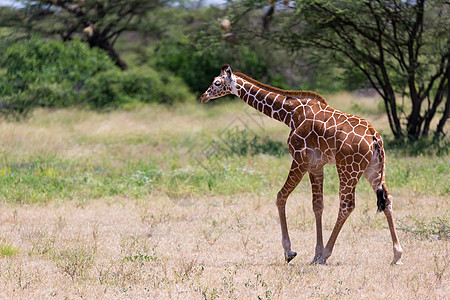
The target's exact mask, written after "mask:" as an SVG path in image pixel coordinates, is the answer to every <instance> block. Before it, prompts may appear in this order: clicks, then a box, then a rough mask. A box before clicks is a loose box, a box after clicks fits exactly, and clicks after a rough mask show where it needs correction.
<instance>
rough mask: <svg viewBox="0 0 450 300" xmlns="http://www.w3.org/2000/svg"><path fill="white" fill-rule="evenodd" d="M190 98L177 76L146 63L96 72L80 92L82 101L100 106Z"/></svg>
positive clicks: (172, 102) (171, 102)
mask: <svg viewBox="0 0 450 300" xmlns="http://www.w3.org/2000/svg"><path fill="white" fill-rule="evenodd" d="M193 99H194V97H193V95H192V94H191V93H190V92H189V89H188V87H187V86H186V84H185V83H184V82H183V81H182V80H181V79H180V78H178V77H175V76H173V75H171V74H170V73H167V72H156V71H155V70H154V69H152V68H148V67H141V68H135V69H131V70H127V71H120V70H118V69H111V70H107V71H104V72H100V73H98V74H97V75H95V76H94V77H92V78H90V79H89V80H88V81H87V82H86V86H85V94H84V101H85V102H86V103H88V104H89V105H90V106H91V107H93V108H100V109H102V108H115V107H125V106H126V105H128V104H130V103H133V102H136V101H139V102H144V103H164V104H174V103H176V102H182V101H186V100H187V101H192V100H193Z"/></svg>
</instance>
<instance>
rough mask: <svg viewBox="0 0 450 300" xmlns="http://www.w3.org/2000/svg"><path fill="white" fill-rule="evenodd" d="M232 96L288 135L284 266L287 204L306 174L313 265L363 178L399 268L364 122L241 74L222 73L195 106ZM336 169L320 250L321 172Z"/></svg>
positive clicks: (378, 146)
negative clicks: (331, 218) (332, 212)
mask: <svg viewBox="0 0 450 300" xmlns="http://www.w3.org/2000/svg"><path fill="white" fill-rule="evenodd" d="M227 94H233V95H236V96H238V97H239V98H241V99H242V100H243V101H244V102H245V103H247V104H248V105H250V106H252V107H254V108H255V109H257V110H258V111H260V112H262V113H263V114H265V115H267V116H269V117H271V118H274V119H276V120H278V121H280V122H283V123H285V124H286V125H287V126H289V128H290V129H291V133H290V134H289V138H288V141H287V143H288V146H289V152H290V153H291V155H292V157H293V161H292V165H291V169H290V172H289V175H288V178H287V180H286V183H285V184H284V186H283V187H282V188H281V190H280V191H279V192H278V195H277V201H276V205H277V207H278V213H279V216H280V224H281V236H282V240H281V243H282V245H283V248H284V256H285V260H286V262H290V261H291V260H292V259H293V258H294V257H295V256H296V255H297V253H296V252H294V251H292V250H291V241H290V239H289V233H288V228H287V223H286V212H285V207H286V200H287V198H288V196H289V195H290V194H291V193H292V191H293V190H294V189H295V187H296V186H297V185H298V184H299V182H300V181H301V180H302V178H303V176H304V175H305V174H306V172H308V173H309V179H310V181H311V186H312V195H313V199H312V206H313V211H314V214H315V218H316V234H317V243H316V248H315V256H314V259H313V261H312V263H318V264H326V261H327V259H328V258H329V257H330V256H331V253H332V251H333V247H334V244H335V242H336V239H337V237H338V234H339V232H340V230H341V228H342V226H343V225H344V222H345V220H346V219H347V218H348V216H349V215H350V214H351V212H352V211H353V209H354V208H355V188H356V184H357V183H358V180H359V178H360V177H361V176H362V175H364V176H365V177H366V179H367V180H368V181H369V183H370V184H371V185H372V188H373V190H374V192H375V193H376V195H377V198H378V201H377V205H378V211H383V212H384V214H385V215H386V219H387V222H388V225H389V230H390V232H391V237H392V243H393V250H394V259H393V261H392V263H393V264H402V262H401V260H400V259H401V256H402V253H403V250H402V247H401V246H400V243H399V240H398V237H397V232H396V230H395V225H394V219H393V216H392V196H391V195H390V194H389V192H388V190H387V188H386V184H385V176H384V175H385V163H384V161H385V159H384V148H383V141H382V139H381V136H380V134H379V133H378V132H377V131H376V130H375V129H374V128H373V126H372V125H370V124H369V122H367V121H366V120H364V119H362V118H359V117H357V116H354V115H350V114H346V113H343V112H340V111H338V110H335V109H333V108H332V107H330V106H329V105H328V104H327V102H326V101H325V99H324V98H323V97H322V96H321V95H319V94H317V93H314V92H308V91H285V90H281V89H278V88H274V87H271V86H268V85H265V84H262V83H260V82H258V81H256V80H254V79H252V78H250V77H248V76H246V75H244V74H242V73H237V72H233V71H232V70H231V67H230V66H229V65H225V66H223V67H222V70H221V73H220V75H219V76H217V77H216V78H214V81H213V83H212V84H211V86H210V87H209V88H208V90H207V91H206V92H205V93H204V94H203V95H202V96H201V98H200V102H201V103H206V102H208V101H209V100H210V99H214V98H218V97H221V96H225V95H227ZM326 164H335V165H336V168H337V171H338V174H339V181H340V184H339V197H340V207H339V213H338V217H337V221H336V224H335V226H334V228H333V231H332V233H331V236H330V238H329V240H328V243H327V244H326V245H325V247H324V245H323V237H322V211H323V166H324V165H326Z"/></svg>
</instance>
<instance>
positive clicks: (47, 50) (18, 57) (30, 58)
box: [0, 39, 115, 116]
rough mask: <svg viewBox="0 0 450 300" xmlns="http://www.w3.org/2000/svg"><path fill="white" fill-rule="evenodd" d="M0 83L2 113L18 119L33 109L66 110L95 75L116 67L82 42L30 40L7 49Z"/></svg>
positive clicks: (101, 53)
mask: <svg viewBox="0 0 450 300" xmlns="http://www.w3.org/2000/svg"><path fill="white" fill-rule="evenodd" d="M5 65H6V67H7V72H6V74H4V75H3V76H2V77H3V78H2V80H1V83H0V95H2V96H3V99H4V100H3V102H2V106H1V108H2V112H3V113H6V114H10V115H16V116H20V115H23V114H26V113H27V112H29V111H30V110H31V109H33V108H34V107H39V106H44V107H45V106H47V107H66V106H70V105H73V104H76V103H77V101H79V98H78V94H79V91H80V90H81V89H82V88H83V87H84V85H85V84H86V81H87V80H88V79H89V78H90V77H92V76H94V75H95V74H96V73H98V72H101V71H105V70H108V69H111V68H115V66H114V64H113V62H112V61H111V59H110V58H109V57H108V56H107V55H106V54H105V53H104V52H103V51H101V50H99V49H90V48H89V47H88V46H87V45H86V44H85V43H82V42H80V41H71V42H67V43H62V42H56V41H48V42H46V41H43V40H39V39H31V40H29V41H25V42H21V43H17V44H15V45H13V46H11V47H9V48H8V51H7V59H6V64H5Z"/></svg>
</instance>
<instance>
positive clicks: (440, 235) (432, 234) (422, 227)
mask: <svg viewBox="0 0 450 300" xmlns="http://www.w3.org/2000/svg"><path fill="white" fill-rule="evenodd" d="M399 223H400V226H399V227H398V229H399V230H402V231H404V232H407V233H411V234H413V235H415V236H418V237H420V238H422V239H429V240H448V239H450V224H449V220H448V218H446V217H442V218H441V217H434V218H432V219H431V220H430V221H429V222H424V221H421V220H418V219H416V218H414V217H412V216H409V217H408V218H404V219H403V220H400V222H399Z"/></svg>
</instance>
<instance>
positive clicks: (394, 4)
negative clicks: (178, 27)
mask: <svg viewBox="0 0 450 300" xmlns="http://www.w3.org/2000/svg"><path fill="white" fill-rule="evenodd" d="M268 2H270V3H271V4H270V5H269V6H268ZM230 3H231V4H230V6H231V7H232V8H233V9H234V10H235V13H234V15H235V16H236V17H235V19H233V22H232V23H236V24H238V23H239V21H240V19H242V18H243V17H244V16H246V15H247V14H248V13H249V12H251V11H253V10H255V9H263V10H264V11H265V12H266V13H264V14H263V15H262V17H261V21H260V23H261V24H260V26H259V29H256V30H252V29H249V28H245V31H244V30H242V31H241V34H244V35H245V34H248V33H250V34H251V35H252V36H260V37H262V38H263V39H267V40H270V41H272V42H275V43H276V45H279V46H282V47H287V48H289V49H290V50H293V51H298V50H299V49H315V50H320V51H327V52H329V51H331V53H333V54H334V55H335V59H336V63H337V64H338V65H340V66H342V67H344V68H349V66H350V68H356V69H358V70H360V71H361V72H363V73H364V75H365V76H366V78H367V79H368V80H369V82H370V84H371V85H372V86H373V87H374V88H375V89H376V90H377V92H378V93H379V94H380V95H381V97H382V98H383V100H384V104H385V109H386V113H387V116H388V119H389V124H390V127H391V130H392V133H393V134H394V136H395V137H396V138H400V139H402V138H404V137H407V138H408V139H409V140H419V139H422V138H424V137H426V136H428V135H429V134H430V131H434V135H435V137H442V136H444V135H445V133H444V126H445V124H446V121H447V119H448V117H449V113H450V100H449V94H450V85H449V81H450V32H449V30H448V29H449V28H450V11H449V9H450V6H449V5H448V2H447V1H444V0H435V1H433V0H429V1H426V0H419V1H411V0H358V1H353V0H352V1H350V0H339V1H330V0H295V1H248V0H244V1H238V2H237V3H235V2H234V1H230ZM236 11H238V12H236ZM257 28H258V27H257ZM237 34H239V32H237ZM405 99H407V100H408V101H409V102H410V103H408V104H407V105H405V104H404V101H405ZM439 110H441V111H442V114H438V112H439ZM437 115H440V119H439V121H438V122H437V125H436V127H435V129H434V130H432V129H431V126H432V120H433V119H434V118H435V117H436V116H437Z"/></svg>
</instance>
